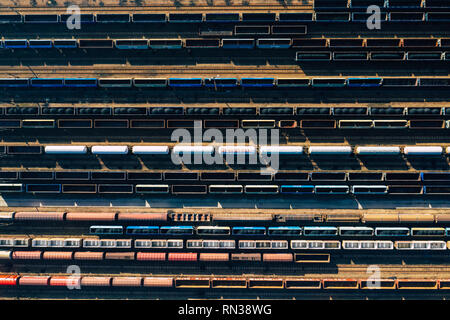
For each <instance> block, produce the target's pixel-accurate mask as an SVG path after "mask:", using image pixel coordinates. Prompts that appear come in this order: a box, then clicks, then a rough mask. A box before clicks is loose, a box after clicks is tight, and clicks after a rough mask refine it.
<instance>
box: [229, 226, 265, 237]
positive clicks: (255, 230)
mask: <svg viewBox="0 0 450 320" xmlns="http://www.w3.org/2000/svg"><path fill="white" fill-rule="evenodd" d="M232 235H238V236H264V235H266V228H265V227H233V229H232Z"/></svg>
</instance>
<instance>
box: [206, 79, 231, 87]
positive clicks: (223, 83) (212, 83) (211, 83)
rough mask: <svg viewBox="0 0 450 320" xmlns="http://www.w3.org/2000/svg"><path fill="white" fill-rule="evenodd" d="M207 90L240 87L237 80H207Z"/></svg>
mask: <svg viewBox="0 0 450 320" xmlns="http://www.w3.org/2000/svg"><path fill="white" fill-rule="evenodd" d="M204 83H205V87H206V88H235V87H237V86H238V85H239V80H238V79H237V78H205V80H204Z"/></svg>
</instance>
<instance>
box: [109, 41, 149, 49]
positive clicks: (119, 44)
mask: <svg viewBox="0 0 450 320" xmlns="http://www.w3.org/2000/svg"><path fill="white" fill-rule="evenodd" d="M114 46H115V47H116V48H117V49H130V50H142V49H144V50H145V49H148V48H149V47H148V40H146V39H117V40H114Z"/></svg>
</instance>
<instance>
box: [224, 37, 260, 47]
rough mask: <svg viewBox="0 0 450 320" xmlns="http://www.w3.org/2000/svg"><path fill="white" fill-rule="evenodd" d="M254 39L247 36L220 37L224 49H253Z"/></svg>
mask: <svg viewBox="0 0 450 320" xmlns="http://www.w3.org/2000/svg"><path fill="white" fill-rule="evenodd" d="M255 43H256V41H255V39H249V38H224V39H222V48H224V49H253V48H254V47H255Z"/></svg>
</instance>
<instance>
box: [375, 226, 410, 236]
mask: <svg viewBox="0 0 450 320" xmlns="http://www.w3.org/2000/svg"><path fill="white" fill-rule="evenodd" d="M409 235H410V229H409V228H405V227H376V228H375V236H377V237H388V236H389V237H406V236H409Z"/></svg>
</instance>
